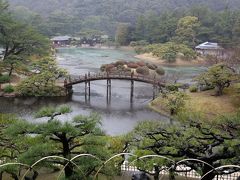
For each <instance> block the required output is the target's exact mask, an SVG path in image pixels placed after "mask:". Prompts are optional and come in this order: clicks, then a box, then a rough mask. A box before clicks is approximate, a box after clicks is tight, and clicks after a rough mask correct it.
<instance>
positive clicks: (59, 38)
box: [51, 36, 71, 41]
mask: <svg viewBox="0 0 240 180" xmlns="http://www.w3.org/2000/svg"><path fill="white" fill-rule="evenodd" d="M69 39H71V37H70V36H56V37H53V38H52V39H51V40H52V41H68V40H69Z"/></svg>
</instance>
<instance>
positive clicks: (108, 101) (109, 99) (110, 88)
mask: <svg viewBox="0 0 240 180" xmlns="http://www.w3.org/2000/svg"><path fill="white" fill-rule="evenodd" d="M111 96H112V82H111V79H107V104H108V105H109V104H110V103H111Z"/></svg>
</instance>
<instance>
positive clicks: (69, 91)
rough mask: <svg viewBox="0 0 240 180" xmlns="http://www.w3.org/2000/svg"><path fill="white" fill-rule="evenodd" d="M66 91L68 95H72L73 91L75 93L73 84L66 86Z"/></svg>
mask: <svg viewBox="0 0 240 180" xmlns="http://www.w3.org/2000/svg"><path fill="white" fill-rule="evenodd" d="M66 93H67V95H72V93H73V90H72V86H68V87H66Z"/></svg>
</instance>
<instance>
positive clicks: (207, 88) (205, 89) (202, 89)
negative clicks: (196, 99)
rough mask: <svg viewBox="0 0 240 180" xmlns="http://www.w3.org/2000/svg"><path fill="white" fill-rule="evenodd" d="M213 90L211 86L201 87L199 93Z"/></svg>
mask: <svg viewBox="0 0 240 180" xmlns="http://www.w3.org/2000/svg"><path fill="white" fill-rule="evenodd" d="M212 89H214V87H213V86H201V87H200V91H208V90H212Z"/></svg>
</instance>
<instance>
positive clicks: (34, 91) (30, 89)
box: [16, 58, 67, 96]
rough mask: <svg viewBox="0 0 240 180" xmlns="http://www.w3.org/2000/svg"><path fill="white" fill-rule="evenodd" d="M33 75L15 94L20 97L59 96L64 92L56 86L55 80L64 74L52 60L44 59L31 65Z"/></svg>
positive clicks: (19, 86)
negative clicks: (18, 94)
mask: <svg viewBox="0 0 240 180" xmlns="http://www.w3.org/2000/svg"><path fill="white" fill-rule="evenodd" d="M32 71H34V72H35V73H34V74H33V75H32V76H30V77H28V78H27V79H26V80H24V81H23V82H21V84H20V85H18V87H17V89H16V90H17V92H18V93H20V94H21V95H22V96H61V95H63V94H64V91H63V89H62V88H61V87H58V86H56V80H57V79H59V78H63V77H64V76H66V74H67V73H66V72H65V71H64V70H63V69H61V68H58V67H57V64H56V62H55V60H54V59H51V58H44V59H41V60H40V61H37V62H36V63H34V64H32Z"/></svg>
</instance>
